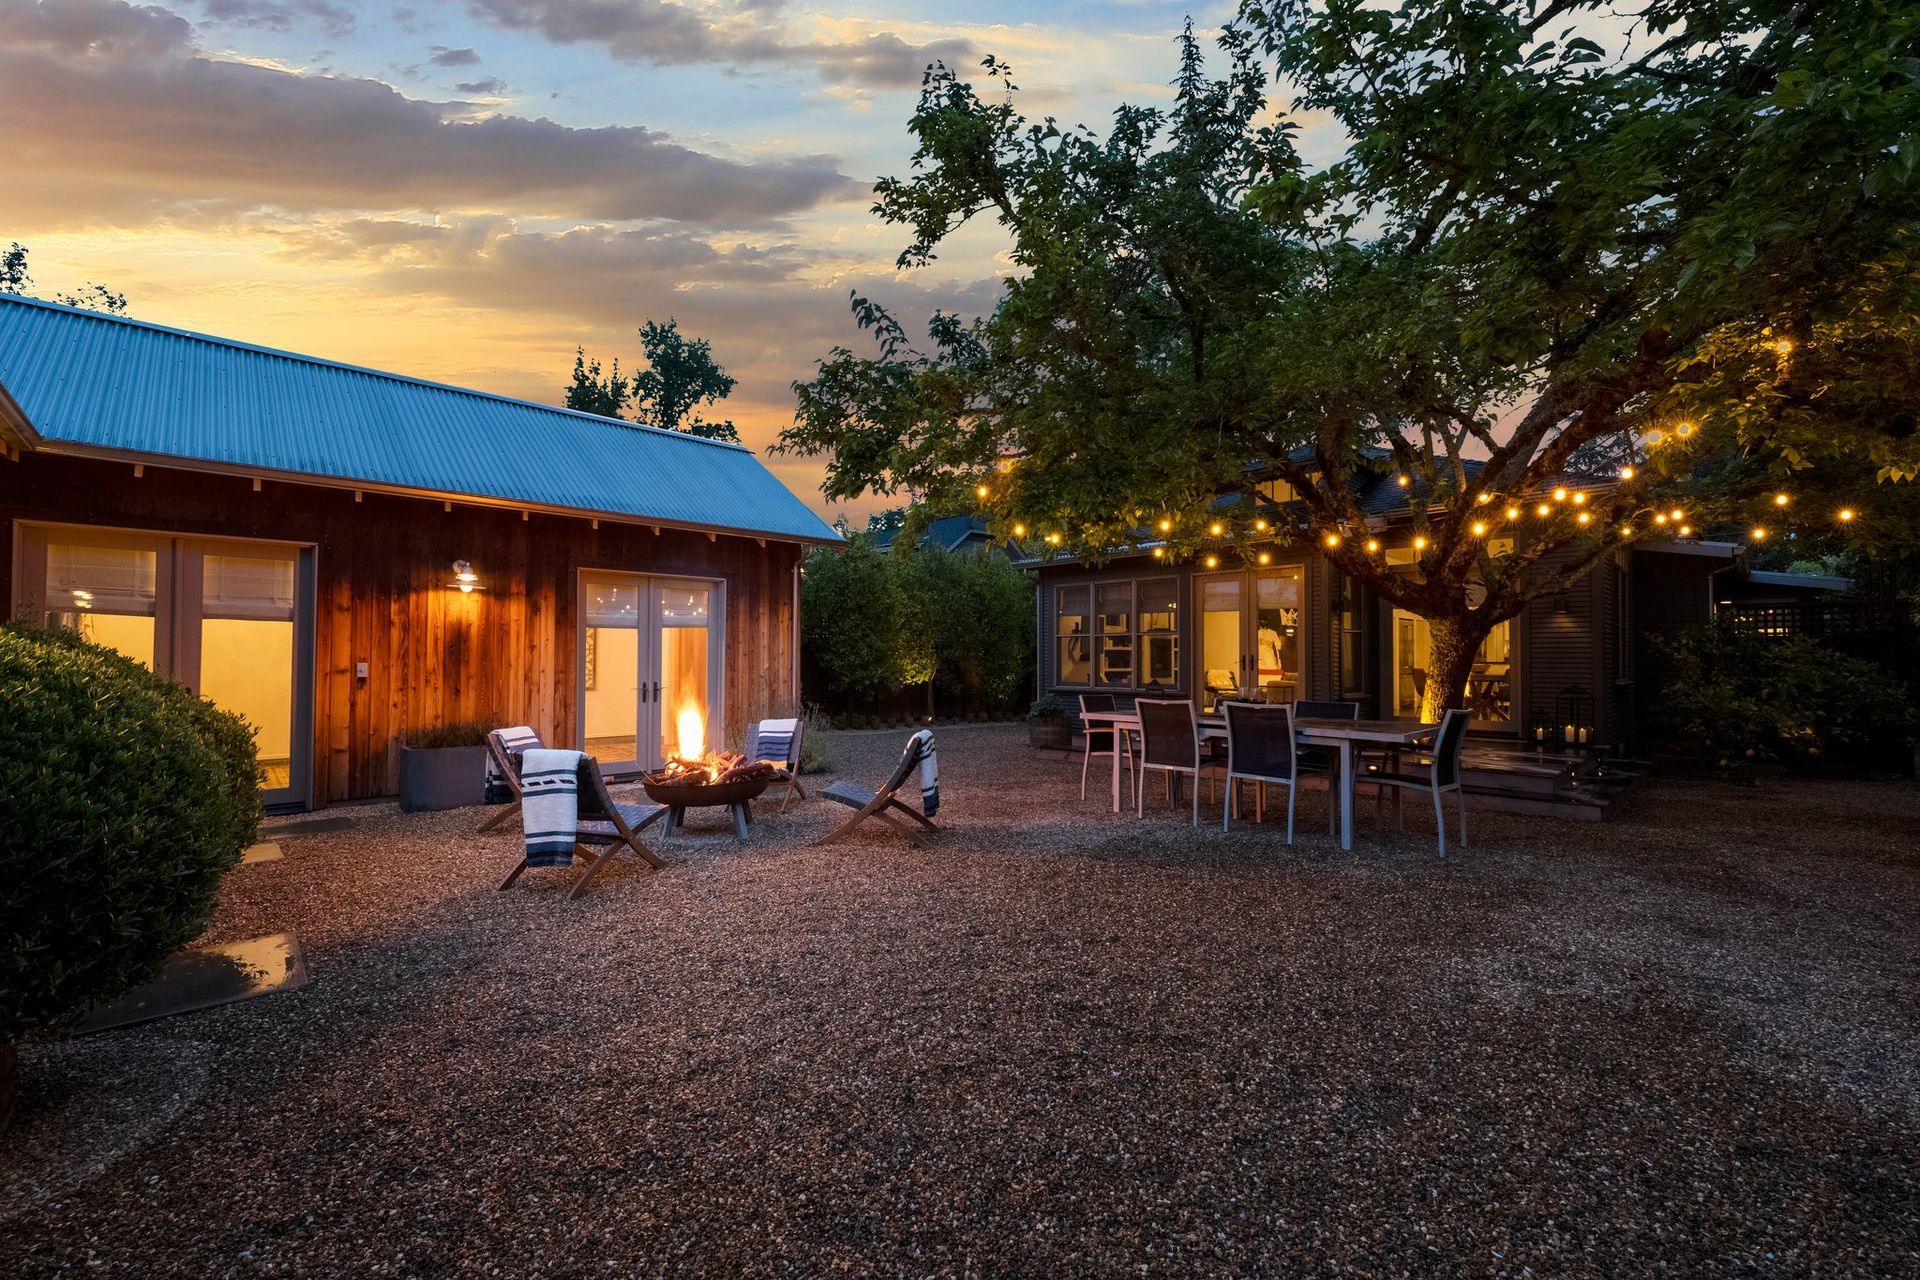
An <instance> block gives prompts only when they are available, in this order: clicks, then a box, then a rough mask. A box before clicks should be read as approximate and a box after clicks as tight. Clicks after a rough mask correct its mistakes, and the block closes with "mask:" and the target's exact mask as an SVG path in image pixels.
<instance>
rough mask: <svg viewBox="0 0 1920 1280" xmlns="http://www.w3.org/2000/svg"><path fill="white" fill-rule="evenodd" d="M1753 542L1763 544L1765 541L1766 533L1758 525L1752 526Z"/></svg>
mask: <svg viewBox="0 0 1920 1280" xmlns="http://www.w3.org/2000/svg"><path fill="white" fill-rule="evenodd" d="M1753 540H1754V541H1755V542H1765V541H1766V540H1767V531H1766V530H1765V529H1763V528H1761V527H1760V526H1759V525H1755V526H1753Z"/></svg>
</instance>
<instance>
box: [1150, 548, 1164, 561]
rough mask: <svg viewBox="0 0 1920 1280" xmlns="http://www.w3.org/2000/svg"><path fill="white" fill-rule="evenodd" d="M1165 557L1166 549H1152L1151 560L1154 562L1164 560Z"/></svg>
mask: <svg viewBox="0 0 1920 1280" xmlns="http://www.w3.org/2000/svg"><path fill="white" fill-rule="evenodd" d="M1166 556H1167V549H1166V548H1165V547H1155V548H1154V549H1153V558H1154V559H1155V560H1164V559H1166Z"/></svg>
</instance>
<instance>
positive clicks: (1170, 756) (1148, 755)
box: [1133, 698, 1220, 827]
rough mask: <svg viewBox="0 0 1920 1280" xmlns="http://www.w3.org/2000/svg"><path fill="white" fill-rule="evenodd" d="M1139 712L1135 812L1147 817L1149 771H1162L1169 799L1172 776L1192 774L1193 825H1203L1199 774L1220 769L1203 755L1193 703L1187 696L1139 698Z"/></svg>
mask: <svg viewBox="0 0 1920 1280" xmlns="http://www.w3.org/2000/svg"><path fill="white" fill-rule="evenodd" d="M1133 707H1134V710H1135V711H1138V712H1139V713H1140V767H1139V772H1138V774H1137V775H1136V777H1135V780H1134V787H1133V816H1134V817H1136V818H1144V817H1146V813H1147V809H1146V805H1147V771H1148V770H1149V769H1152V770H1155V771H1157V772H1159V773H1160V774H1161V776H1162V779H1163V780H1164V781H1165V782H1166V783H1167V799H1168V803H1169V804H1171V803H1172V799H1173V778H1174V775H1176V774H1187V775H1191V776H1192V778H1193V825H1194V826H1196V827H1197V826H1199V825H1200V775H1201V774H1202V773H1203V772H1213V773H1215V774H1217V773H1218V771H1219V767H1220V766H1218V765H1212V766H1209V765H1207V764H1206V763H1205V762H1204V761H1202V760H1201V758H1200V731H1199V726H1200V721H1199V717H1198V716H1197V715H1195V713H1194V709H1193V704H1192V703H1191V702H1188V701H1187V700H1186V699H1184V698H1138V699H1136V700H1135V701H1134V704H1133Z"/></svg>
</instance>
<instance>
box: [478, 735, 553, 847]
mask: <svg viewBox="0 0 1920 1280" xmlns="http://www.w3.org/2000/svg"><path fill="white" fill-rule="evenodd" d="M507 735H508V730H506V729H495V730H493V731H492V732H490V733H488V734H487V762H488V763H489V764H491V765H492V766H493V771H494V772H495V773H496V774H498V775H499V777H500V780H501V781H502V782H505V783H506V784H507V787H508V788H509V789H510V790H511V791H512V792H513V802H512V803H511V804H506V805H502V806H501V807H500V811H499V812H498V813H496V814H494V815H493V816H492V817H491V818H488V819H487V820H486V821H485V822H483V823H481V824H480V832H479V834H481V835H485V834H486V833H487V832H489V831H492V830H493V829H494V828H496V827H498V826H499V825H500V824H501V823H503V822H505V821H506V820H507V819H508V818H511V817H514V816H516V815H517V814H518V813H519V812H520V752H522V751H525V750H527V749H528V748H530V747H537V746H540V745H542V744H541V742H540V735H539V734H534V735H533V737H532V740H531V741H529V740H528V739H526V738H524V737H515V738H509V737H508V736H507Z"/></svg>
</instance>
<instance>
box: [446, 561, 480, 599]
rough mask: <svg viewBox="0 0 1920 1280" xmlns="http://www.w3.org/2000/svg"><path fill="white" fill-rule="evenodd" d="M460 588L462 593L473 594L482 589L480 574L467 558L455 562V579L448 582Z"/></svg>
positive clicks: (451, 585)
mask: <svg viewBox="0 0 1920 1280" xmlns="http://www.w3.org/2000/svg"><path fill="white" fill-rule="evenodd" d="M447 585H448V586H450V587H456V588H458V589H459V591H460V594H461V595H468V596H470V595H472V594H473V593H474V592H476V591H478V590H479V589H480V575H479V574H477V573H475V572H474V571H473V565H472V563H471V562H469V561H466V560H455V561H454V562H453V581H452V582H449V583H448V584H447Z"/></svg>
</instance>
